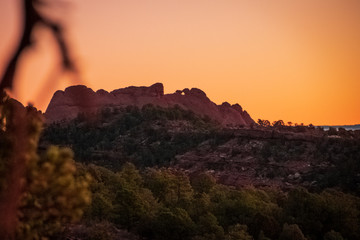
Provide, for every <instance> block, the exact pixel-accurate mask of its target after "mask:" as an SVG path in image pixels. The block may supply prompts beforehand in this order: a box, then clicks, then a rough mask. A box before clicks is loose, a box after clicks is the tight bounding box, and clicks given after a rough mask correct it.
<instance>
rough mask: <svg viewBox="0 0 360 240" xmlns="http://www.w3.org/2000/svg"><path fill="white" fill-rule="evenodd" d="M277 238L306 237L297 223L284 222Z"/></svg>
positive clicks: (298, 238) (293, 239)
mask: <svg viewBox="0 0 360 240" xmlns="http://www.w3.org/2000/svg"><path fill="white" fill-rule="evenodd" d="M279 240H306V238H305V237H304V234H303V233H302V231H301V229H300V228H299V226H298V225H296V224H291V225H288V224H287V223H285V224H284V226H283V230H282V232H281V234H280V238H279Z"/></svg>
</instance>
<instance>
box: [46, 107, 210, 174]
mask: <svg viewBox="0 0 360 240" xmlns="http://www.w3.org/2000/svg"><path fill="white" fill-rule="evenodd" d="M86 119H94V120H92V121H90V120H89V121H85V120H86ZM174 125H175V126H176V127H174ZM176 128H179V129H181V131H180V130H175V131H174V129H176ZM216 128H217V124H215V123H213V122H212V121H211V120H210V119H209V118H205V117H204V118H202V117H200V116H198V115H196V114H194V113H192V112H190V111H187V110H184V109H181V108H180V107H179V106H174V107H170V108H161V107H158V106H153V105H151V104H148V105H145V106H143V107H142V108H141V109H139V108H138V107H134V106H127V107H126V108H125V109H122V108H120V109H113V108H112V109H110V108H105V109H103V110H102V111H101V112H100V113H98V114H94V115H91V116H87V115H84V114H80V115H79V116H78V118H76V119H75V120H73V121H71V122H69V123H66V124H60V123H54V124H51V125H50V126H47V128H46V129H45V132H44V134H43V137H42V141H44V142H48V143H51V144H56V145H62V146H69V145H71V146H72V149H73V150H74V152H75V155H76V158H77V159H78V160H79V161H82V162H86V163H89V162H92V163H96V164H98V165H102V166H107V167H109V168H111V169H120V167H121V165H122V164H124V163H125V162H127V161H132V162H133V163H134V164H136V165H137V166H140V167H144V166H145V167H147V166H155V165H157V166H167V165H168V164H169V162H170V161H171V160H173V157H174V156H175V155H177V154H179V153H182V152H185V151H187V150H189V149H191V148H193V147H195V146H196V145H198V144H199V143H200V142H203V141H204V140H206V139H209V138H211V137H212V135H213V133H214V131H215V129H216ZM114 153H116V155H114ZM104 156H105V157H104Z"/></svg>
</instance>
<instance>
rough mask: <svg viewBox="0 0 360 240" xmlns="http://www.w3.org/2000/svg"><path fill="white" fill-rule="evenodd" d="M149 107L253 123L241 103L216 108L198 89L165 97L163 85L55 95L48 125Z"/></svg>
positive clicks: (74, 88) (225, 121) (70, 90)
mask: <svg viewBox="0 0 360 240" xmlns="http://www.w3.org/2000/svg"><path fill="white" fill-rule="evenodd" d="M146 104H153V105H158V106H161V107H172V106H174V105H179V106H180V107H182V108H184V109H187V110H191V111H193V112H194V113H196V114H200V115H203V116H209V117H210V118H211V119H213V120H216V121H217V122H219V123H220V124H222V125H224V126H226V125H243V126H248V125H250V124H252V123H254V120H253V119H252V118H251V117H250V115H249V114H248V113H247V112H246V111H244V110H243V109H242V107H241V106H240V105H239V104H234V105H230V104H229V103H227V102H225V103H223V104H222V105H216V104H215V103H214V102H212V101H211V100H210V99H209V98H208V97H207V96H206V94H205V93H204V92H203V91H201V90H200V89H197V88H192V89H188V88H185V89H184V90H182V91H181V90H178V91H176V92H175V93H172V94H164V86H163V84H161V83H156V84H154V85H152V86H150V87H127V88H122V89H117V90H114V91H112V92H107V91H105V90H98V91H96V92H94V91H93V90H92V89H90V88H87V87H86V86H82V85H79V86H72V87H68V88H66V89H65V91H57V92H55V94H54V96H53V98H52V99H51V101H50V104H49V106H48V108H47V110H46V112H45V118H46V122H47V123H52V122H56V121H61V120H71V119H73V118H75V117H76V116H77V115H78V114H79V113H81V112H85V113H89V112H96V111H98V110H99V109H101V108H103V107H125V106H128V105H135V106H138V107H142V106H143V105H146Z"/></svg>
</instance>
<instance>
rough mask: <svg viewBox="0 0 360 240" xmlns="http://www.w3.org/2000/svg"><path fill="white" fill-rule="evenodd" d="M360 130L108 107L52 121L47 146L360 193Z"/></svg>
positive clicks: (110, 160)
mask: <svg viewBox="0 0 360 240" xmlns="http://www.w3.org/2000/svg"><path fill="white" fill-rule="evenodd" d="M359 135H360V134H359V131H343V130H341V131H336V130H335V129H333V131H324V130H322V129H321V128H314V127H306V126H297V127H285V126H281V127H260V126H252V127H248V128H243V127H240V128H239V127H236V128H234V127H232V128H229V127H225V128H224V127H223V126H222V125H220V124H219V123H217V122H215V121H213V120H211V119H210V118H206V117H201V116H199V115H196V114H194V113H193V112H191V111H189V110H184V109H182V108H180V107H178V106H176V107H171V108H162V107H158V106H153V105H145V106H143V107H142V108H138V107H136V106H128V107H126V108H115V109H110V108H105V109H103V110H102V111H100V112H98V113H97V114H96V113H93V114H90V115H85V114H80V115H79V116H78V117H77V118H75V119H74V120H72V121H69V122H64V123H54V124H51V125H49V126H48V127H47V128H46V129H45V132H44V135H43V138H42V146H47V145H49V144H56V145H62V146H69V147H71V148H72V149H73V150H74V152H75V156H76V158H77V159H78V160H79V161H81V162H86V163H95V164H97V165H101V166H105V167H107V168H109V169H112V170H114V171H116V170H118V169H119V168H120V167H121V165H122V164H124V163H125V162H132V163H134V164H135V165H136V166H138V167H140V168H144V167H162V166H166V167H172V168H176V169H182V170H184V171H185V172H187V173H188V174H190V175H191V174H193V173H197V172H209V173H211V174H212V175H213V176H214V177H215V178H216V179H217V180H218V181H219V182H220V183H223V184H226V185H233V186H247V185H253V186H272V187H274V186H275V187H281V188H284V189H286V188H292V187H295V186H304V187H307V188H311V189H324V188H326V187H340V188H342V189H343V190H346V191H351V192H356V193H360V191H359V190H360V189H359V183H360V175H359V173H360V164H359V161H358V159H359V158H360V136H359Z"/></svg>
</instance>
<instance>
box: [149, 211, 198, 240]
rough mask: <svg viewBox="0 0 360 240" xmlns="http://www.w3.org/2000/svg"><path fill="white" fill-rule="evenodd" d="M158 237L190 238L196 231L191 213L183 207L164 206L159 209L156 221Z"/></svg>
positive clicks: (155, 226)
mask: <svg viewBox="0 0 360 240" xmlns="http://www.w3.org/2000/svg"><path fill="white" fill-rule="evenodd" d="M154 230H155V236H156V238H157V239H164V240H165V239H174V240H183V239H184V240H185V239H190V237H191V236H193V235H194V233H195V224H194V222H193V221H192V219H191V218H190V216H189V214H188V213H187V212H186V211H185V210H184V209H182V208H173V209H169V208H163V209H161V210H160V211H159V213H158V214H157V216H156V218H155V223H154Z"/></svg>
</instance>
